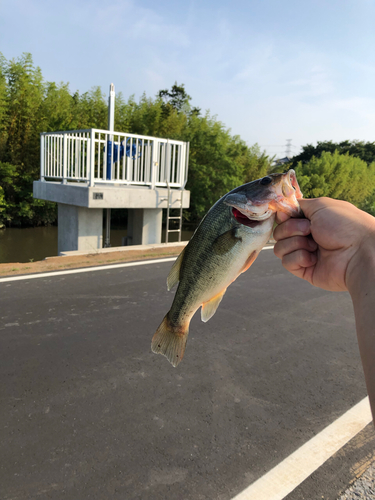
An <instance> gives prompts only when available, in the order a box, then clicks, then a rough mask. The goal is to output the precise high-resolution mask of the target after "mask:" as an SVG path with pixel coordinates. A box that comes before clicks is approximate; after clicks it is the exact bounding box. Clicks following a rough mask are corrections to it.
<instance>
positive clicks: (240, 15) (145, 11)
mask: <svg viewBox="0 0 375 500" xmlns="http://www.w3.org/2000/svg"><path fill="white" fill-rule="evenodd" d="M374 20H375V0H329V1H328V0H325V1H323V0H315V1H313V0H299V1H296V0H284V1H277V0H257V1H255V0H248V1H238V0H232V1H230V2H229V1H227V0H217V1H211V0H207V1H206V0H201V1H197V0H193V1H190V2H189V1H185V2H178V0H174V1H170V0H160V1H149V0H139V1H137V2H135V1H126V0H118V1H115V0H106V1H105V2H103V1H102V0H101V1H97V0H93V1H86V0H80V2H77V1H76V0H74V1H73V0H64V2H55V1H51V0H11V1H10V0H2V2H1V3H0V51H1V52H2V53H3V55H4V56H5V57H6V58H7V59H11V58H17V57H18V56H20V55H21V53H22V52H30V53H31V54H32V55H33V59H34V63H35V65H37V66H40V67H41V69H42V73H43V76H44V78H45V79H46V80H48V81H55V82H60V81H63V82H69V84H70V89H71V91H75V90H79V91H80V92H85V91H87V90H89V89H90V88H91V87H93V86H97V85H99V86H101V87H102V89H103V90H104V91H105V93H106V94H107V93H108V87H109V84H110V83H111V82H113V83H114V84H115V86H116V91H117V92H118V91H121V92H122V93H123V95H124V97H125V98H127V97H129V96H130V95H131V94H135V97H136V99H138V98H139V97H140V95H141V94H142V93H143V92H146V94H147V95H148V96H155V94H156V93H157V92H158V90H160V89H164V88H170V87H171V85H173V83H174V82H175V81H177V82H178V83H184V84H185V88H186V90H187V92H188V93H189V94H190V95H191V96H192V98H193V99H192V104H193V105H194V106H198V107H200V108H201V109H202V110H203V111H204V110H210V112H211V114H213V115H217V117H218V119H219V120H220V121H222V122H223V123H224V124H225V125H226V127H228V128H230V129H231V130H232V133H234V134H239V135H240V136H241V137H242V138H243V139H244V140H245V141H246V142H248V143H249V144H250V145H252V144H254V143H258V144H259V145H260V146H262V147H263V148H264V149H266V150H267V152H268V153H270V154H277V155H278V156H284V154H285V146H284V145H285V144H286V139H292V145H293V146H294V147H293V152H295V153H297V152H298V151H299V148H300V146H302V145H305V144H307V143H316V141H319V140H333V141H339V140H345V139H351V140H353V139H357V140H364V141H374V140H375V95H374V93H375V27H374Z"/></svg>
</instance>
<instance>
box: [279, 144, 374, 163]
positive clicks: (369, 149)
mask: <svg viewBox="0 0 375 500" xmlns="http://www.w3.org/2000/svg"><path fill="white" fill-rule="evenodd" d="M335 151H338V152H339V153H340V154H346V153H349V155H351V156H355V157H356V158H360V159H361V160H363V161H365V162H366V163H367V164H368V165H369V164H370V163H372V162H374V161H375V142H362V141H342V142H332V141H321V142H320V141H318V142H317V145H316V146H313V145H312V144H307V145H306V146H303V147H302V153H300V154H299V155H297V156H295V157H294V158H292V161H291V162H290V163H288V164H287V165H288V166H287V168H294V167H295V166H296V165H297V164H298V162H300V161H301V162H302V163H306V162H309V161H310V160H311V158H312V157H313V156H315V157H316V158H319V157H320V156H321V155H322V153H323V152H329V153H334V152H335Z"/></svg>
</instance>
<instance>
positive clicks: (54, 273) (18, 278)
mask: <svg viewBox="0 0 375 500" xmlns="http://www.w3.org/2000/svg"><path fill="white" fill-rule="evenodd" d="M271 248H273V247H264V248H263V249H262V250H269V249H271ZM176 259H177V257H168V258H166V259H152V260H140V261H136V262H125V263H124V264H111V265H105V264H104V265H103V266H95V267H81V268H79V269H66V270H65V271H51V272H48V273H38V274H23V275H22V276H9V277H8V278H0V283H5V282H8V281H21V280H33V279H36V278H49V277H51V276H61V275H64V274H77V273H90V272H93V271H106V270H107V269H117V268H119V267H132V266H144V265H146V264H158V263H159V264H161V263H163V262H172V261H174V260H176Z"/></svg>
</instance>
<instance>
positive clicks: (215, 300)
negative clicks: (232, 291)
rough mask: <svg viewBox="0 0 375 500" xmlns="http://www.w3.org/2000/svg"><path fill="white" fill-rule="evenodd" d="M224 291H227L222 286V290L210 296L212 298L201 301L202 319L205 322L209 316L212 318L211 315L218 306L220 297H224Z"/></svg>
mask: <svg viewBox="0 0 375 500" xmlns="http://www.w3.org/2000/svg"><path fill="white" fill-rule="evenodd" d="M226 291H227V289H226V288H224V290H223V291H222V292H220V293H218V294H217V295H215V297H212V299H210V300H208V301H207V302H203V304H202V309H201V318H202V321H204V322H206V321H208V320H209V319H210V318H212V316H213V315H214V314H215V312H216V310H217V308H218V307H219V304H220V302H221V300H222V298H223V297H224V294H225V292H226Z"/></svg>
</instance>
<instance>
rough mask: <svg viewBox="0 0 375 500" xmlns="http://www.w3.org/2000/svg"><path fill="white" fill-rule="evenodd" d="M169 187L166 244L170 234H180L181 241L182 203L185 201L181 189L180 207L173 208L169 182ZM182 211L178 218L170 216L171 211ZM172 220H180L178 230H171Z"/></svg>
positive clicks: (179, 239)
mask: <svg viewBox="0 0 375 500" xmlns="http://www.w3.org/2000/svg"><path fill="white" fill-rule="evenodd" d="M167 186H168V200H167V201H168V205H167V222H166V227H165V242H166V243H168V236H169V233H178V241H181V231H182V201H183V196H184V188H182V189H180V191H181V197H180V199H179V200H177V201H179V202H180V205H179V207H177V208H176V207H172V203H171V194H172V195H173V193H172V190H171V188H170V186H169V182H168V181H167ZM178 209H180V215H177V216H175V217H174V216H170V215H169V214H170V210H178ZM170 220H179V224H178V229H169V221H170Z"/></svg>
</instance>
